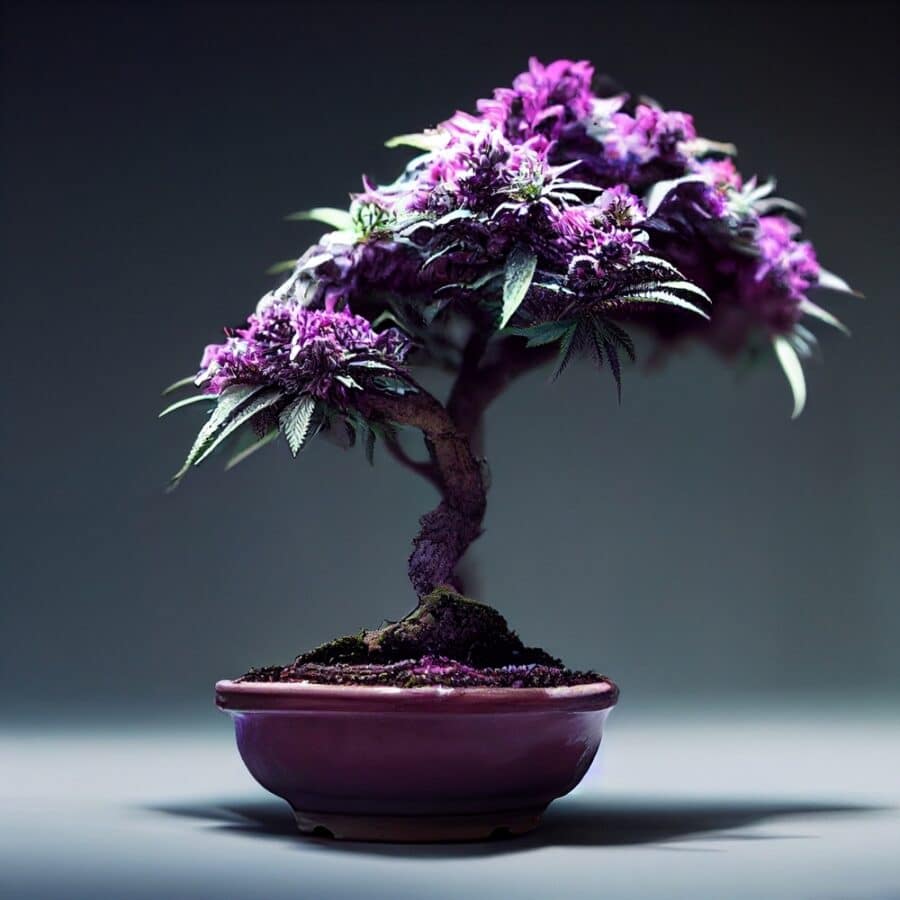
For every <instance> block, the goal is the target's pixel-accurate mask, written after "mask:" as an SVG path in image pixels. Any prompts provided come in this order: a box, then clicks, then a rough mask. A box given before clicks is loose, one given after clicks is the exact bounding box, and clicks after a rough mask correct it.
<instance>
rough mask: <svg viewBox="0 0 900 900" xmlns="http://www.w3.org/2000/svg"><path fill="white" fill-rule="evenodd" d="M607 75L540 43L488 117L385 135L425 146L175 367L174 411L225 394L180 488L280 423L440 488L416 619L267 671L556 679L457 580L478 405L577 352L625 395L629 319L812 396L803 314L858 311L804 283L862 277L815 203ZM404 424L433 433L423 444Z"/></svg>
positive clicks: (342, 212)
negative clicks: (816, 235) (806, 213)
mask: <svg viewBox="0 0 900 900" xmlns="http://www.w3.org/2000/svg"><path fill="white" fill-rule="evenodd" d="M592 80H593V69H592V66H591V65H590V64H589V63H587V62H570V61H567V60H559V61H557V62H554V63H551V64H550V65H547V66H544V65H542V64H541V63H539V62H538V61H536V60H532V61H531V62H530V64H529V69H528V71H527V72H524V73H523V74H521V75H519V76H518V77H517V78H516V79H515V80H514V81H513V85H512V87H511V88H500V89H498V90H496V91H494V94H493V97H492V98H490V99H486V100H481V101H479V102H478V104H477V113H475V114H469V113H465V112H457V113H456V114H455V115H453V116H452V117H451V118H449V119H448V120H447V121H445V122H442V123H441V124H440V125H438V126H437V127H436V128H433V129H430V130H427V131H425V132H423V133H419V134H410V135H404V136H401V137H397V138H394V139H392V140H391V141H389V142H388V145H389V146H404V147H411V148H415V150H416V151H418V155H416V156H415V157H414V158H413V159H412V160H411V161H410V162H409V163H408V164H407V166H406V168H405V169H404V170H403V172H402V174H401V175H400V176H399V178H397V180H396V181H394V182H393V183H391V184H387V185H377V184H374V183H372V182H371V181H370V180H369V179H366V178H364V179H363V189H362V191H361V192H360V193H358V194H355V195H353V196H352V198H351V202H350V205H349V208H348V209H331V208H327V209H313V210H310V211H308V212H304V213H297V214H295V215H294V216H292V217H291V218H293V219H298V220H314V221H317V222H320V223H322V224H324V225H325V226H326V227H327V229H328V230H327V231H326V233H325V234H323V235H322V237H321V238H320V239H319V241H318V243H316V244H315V245H314V246H312V247H310V248H309V249H308V250H306V252H305V253H303V254H302V256H300V257H299V259H296V260H291V261H289V262H287V263H283V264H280V265H279V266H278V267H276V269H278V270H279V271H281V272H282V273H285V272H287V273H289V274H288V277H287V280H286V281H284V282H283V283H282V284H280V285H279V286H278V287H277V288H275V289H274V290H271V291H270V292H269V293H267V294H266V295H265V296H264V297H263V298H262V299H261V300H260V301H259V303H258V304H257V306H256V310H255V311H254V312H253V313H251V314H250V316H249V317H248V319H247V321H246V323H245V324H243V325H242V326H241V327H238V328H231V329H226V331H225V340H224V342H223V343H219V344H213V345H211V346H208V347H207V348H206V350H205V352H204V353H203V357H202V361H201V363H200V370H199V373H198V374H196V375H192V376H190V377H189V378H186V379H183V380H182V381H179V382H177V383H176V384H175V385H173V387H172V390H175V389H181V388H184V387H189V386H193V387H196V388H198V389H199V393H198V394H194V395H192V396H189V397H187V398H186V399H182V400H179V401H178V402H176V403H173V404H172V405H171V406H170V407H169V408H168V409H167V410H166V411H165V412H169V411H171V410H174V409H179V408H182V407H184V406H186V405H188V404H192V403H195V402H199V403H207V404H209V406H210V407H211V410H210V412H209V416H208V418H207V419H206V421H205V422H204V424H203V427H202V428H201V429H200V432H199V434H198V435H197V438H196V440H195V441H194V444H193V446H192V447H191V449H190V452H189V453H188V455H187V459H186V460H185V462H184V465H183V467H182V468H181V470H180V471H179V472H178V473H177V474H176V476H175V479H174V481H175V482H178V481H180V480H181V478H182V477H183V476H184V475H185V473H186V472H187V471H188V470H189V469H190V468H191V467H193V466H196V465H198V464H200V463H201V462H204V461H205V460H207V459H209V458H210V457H211V456H212V454H213V453H214V451H217V450H219V449H220V448H222V447H223V446H225V445H230V446H231V450H232V455H231V456H230V459H229V460H228V463H227V467H230V466H232V465H234V464H236V463H237V462H240V461H241V460H243V459H246V458H247V456H249V455H250V454H251V453H253V452H255V451H256V450H257V449H259V448H261V447H263V446H264V445H266V444H268V443H270V442H272V441H274V440H275V439H276V438H278V437H279V436H280V435H283V436H284V438H285V442H286V443H287V446H288V448H289V450H290V452H291V453H292V454H293V455H294V456H296V455H297V454H298V453H299V452H300V451H301V450H302V449H303V448H304V446H306V444H307V443H308V442H309V441H310V440H311V439H312V438H313V437H314V436H316V435H323V436H326V437H329V438H331V439H332V440H335V441H337V442H338V443H342V444H345V445H351V444H353V443H354V442H355V441H360V442H361V443H363V444H364V446H365V449H366V453H367V454H368V455H369V457H370V458H371V454H372V451H373V447H374V445H375V442H376V440H380V441H381V442H382V443H383V445H384V447H385V448H386V449H387V451H388V452H389V453H390V454H391V455H392V456H393V457H394V458H395V459H396V460H398V461H399V463H400V464H402V465H403V466H405V467H406V468H407V469H409V470H410V471H411V472H413V473H414V474H416V475H418V476H420V477H422V478H425V479H427V480H428V481H429V482H430V483H431V484H432V485H434V487H435V488H436V490H437V491H438V493H439V494H440V503H439V504H438V506H437V507H436V508H435V509H433V510H432V511H430V512H428V513H426V514H425V515H424V516H423V517H422V519H421V521H420V528H419V533H418V535H417V536H416V537H415V539H414V540H413V550H412V554H411V556H410V557H409V578H410V581H411V582H412V586H413V588H414V590H415V592H416V593H417V594H418V596H419V597H420V598H421V599H420V603H419V606H418V608H417V609H416V610H415V611H414V612H413V613H412V614H410V616H408V617H407V618H406V619H404V620H402V621H401V622H399V623H394V624H392V625H389V626H386V627H385V628H382V629H379V630H377V631H371V632H363V633H361V634H360V635H358V636H355V637H350V638H344V639H340V640H338V641H335V642H332V643H330V644H326V645H324V646H323V647H321V648H318V649H317V650H315V651H312V652H311V653H308V654H305V655H304V656H301V657H299V658H298V660H297V661H296V662H295V663H294V665H293V666H288V667H285V668H284V669H281V668H279V667H273V668H271V669H265V670H255V674H254V675H253V676H252V677H258V678H288V679H289V678H309V679H311V680H328V678H332V679H333V678H335V677H336V678H337V680H342V679H344V678H346V679H349V680H353V679H356V680H362V681H367V680H368V681H372V680H375V681H377V680H379V679H381V680H384V679H385V678H389V679H394V681H396V679H397V678H402V679H405V681H404V682H403V683H431V682H433V681H442V682H449V683H455V682H454V679H456V678H459V677H462V676H460V675H459V673H460V671H462V670H465V674H466V677H467V678H469V679H471V678H474V677H476V670H477V671H481V672H485V671H490V672H491V673H492V675H491V677H492V678H494V682H492V683H510V684H523V683H536V679H538V678H539V677H540V678H542V679H543V682H547V681H548V679H549V680H551V681H552V680H553V678H559V677H562V676H560V675H559V674H558V673H559V672H560V671H562V670H561V669H560V666H561V664H560V663H559V661H558V660H554V659H553V658H552V657H550V656H548V655H547V654H546V653H544V652H543V651H540V650H537V649H534V648H526V647H523V646H522V644H521V642H520V641H519V640H518V638H517V637H516V636H515V635H514V634H513V633H511V632H509V631H508V630H507V629H506V623H505V621H504V620H503V619H502V617H500V616H499V614H498V613H495V612H494V611H493V610H491V609H490V607H486V606H482V605H481V604H474V603H472V602H471V601H466V600H465V599H463V598H462V597H461V596H459V595H458V594H455V593H454V588H460V587H461V585H460V582H459V580H458V575H457V572H456V570H457V566H458V564H459V562H460V559H461V558H462V556H463V554H464V553H465V552H466V549H467V548H468V547H469V545H470V544H471V543H472V542H473V541H474V540H475V539H476V538H477V537H478V535H479V534H480V532H481V529H482V520H483V518H484V514H485V506H486V502H487V489H488V477H487V467H486V464H485V460H484V452H485V451H484V447H483V434H482V426H483V421H484V417H485V414H486V412H487V410H488V408H489V407H490V405H491V403H492V402H493V401H494V400H495V399H496V398H497V396H498V395H499V394H500V393H501V392H502V391H503V390H505V389H506V388H507V387H508V386H509V385H510V383H511V382H512V381H513V380H514V379H515V378H516V377H517V376H519V375H521V374H523V373H525V372H528V371H529V370H532V369H536V368H540V367H544V366H547V365H548V364H550V363H551V362H552V364H553V366H554V369H553V377H554V378H555V377H557V376H559V375H560V374H561V373H562V372H563V370H564V369H565V368H566V366H567V365H568V364H569V363H570V361H571V360H573V359H574V358H575V357H578V356H584V357H588V358H589V359H591V360H592V361H593V362H594V364H595V365H596V366H597V367H598V368H606V369H608V371H609V372H610V374H611V376H612V379H613V381H614V383H615V386H616V388H617V389H618V390H619V391H621V384H620V373H621V366H622V362H623V359H624V358H627V359H629V360H634V356H635V352H634V345H633V342H632V338H631V337H630V334H631V333H633V332H634V331H635V330H638V329H643V330H644V331H646V332H649V333H650V335H651V336H652V337H654V338H655V339H656V340H658V341H659V342H660V345H661V346H672V345H673V344H676V343H682V342H687V341H694V342H699V343H704V344H707V345H709V346H710V347H712V348H713V349H714V350H715V351H717V352H718V353H720V354H721V355H722V356H723V357H725V358H726V359H729V360H736V359H738V358H739V357H741V356H743V355H748V354H754V355H757V356H758V355H759V354H760V351H761V350H762V349H764V348H766V347H771V348H772V349H773V351H774V353H773V355H774V357H775V358H776V359H777V360H778V362H779V363H780V364H781V366H782V368H783V369H784V372H785V374H786V376H787V380H788V382H789V385H790V388H791V390H792V392H793V414H794V416H797V415H799V413H800V412H801V410H802V408H803V406H804V402H805V396H806V391H805V386H804V377H803V369H802V361H803V360H804V359H805V358H806V357H808V356H809V355H810V353H811V351H812V350H813V348H814V346H815V342H816V339H815V337H814V336H813V334H812V332H811V331H810V330H809V329H808V328H807V327H806V324H805V323H806V321H807V320H808V319H818V320H820V321H821V322H825V323H827V324H829V325H832V326H836V327H838V328H843V326H842V325H841V324H840V323H839V322H838V320H837V319H836V318H835V317H834V316H833V315H832V314H831V313H829V312H827V311H826V310H825V309H823V308H822V307H821V306H819V305H818V304H817V303H816V302H814V301H813V300H812V299H810V294H811V292H813V291H814V290H815V289H817V288H829V289H832V290H837V291H848V292H849V291H850V288H849V287H848V286H847V284H846V283H845V282H844V281H842V280H841V279H840V278H838V277H837V276H835V275H833V274H831V273H830V272H828V271H827V270H825V269H823V268H822V267H821V266H820V265H819V263H818V261H817V259H816V255H815V252H814V250H813V247H812V245H811V244H810V243H809V242H807V241H804V240H801V238H800V225H799V224H798V220H799V219H801V218H802V210H801V209H800V208H799V207H798V206H797V205H796V204H794V203H791V202H790V201H788V200H783V199H780V198H778V197H775V196H773V189H774V182H773V181H766V182H762V183H760V182H758V181H757V180H756V178H746V179H745V178H744V177H743V176H742V175H741V173H740V172H739V171H738V169H737V168H736V167H735V164H734V162H733V157H734V155H735V149H734V147H733V146H732V145H730V144H724V143H720V142H717V141H712V140H707V139H705V138H702V137H700V136H698V134H697V132H696V131H695V128H694V123H693V120H692V118H691V116H690V115H688V114H686V113H683V112H674V111H667V110H664V109H662V108H660V107H659V106H658V105H657V104H656V103H654V102H652V101H649V100H646V99H641V98H632V97H630V96H629V95H627V94H625V93H620V92H618V91H617V90H616V89H615V88H611V87H606V88H598V89H596V90H595V89H592ZM428 367H434V368H437V369H440V370H442V371H444V372H447V373H450V375H451V376H452V378H453V383H452V388H451V389H450V391H449V394H448V396H447V397H446V398H445V399H443V400H442V399H439V398H438V397H436V396H434V395H433V394H432V393H430V392H429V391H428V390H426V389H425V388H424V387H423V386H422V384H421V383H420V380H419V373H420V372H422V371H423V370H425V369H426V368H428ZM404 430H411V431H414V432H418V433H419V434H420V435H421V438H422V440H423V444H424V446H423V447H422V449H421V451H420V452H419V453H415V452H412V451H410V450H409V449H408V443H403V442H401V433H402V432H403V431H404ZM492 666H493V668H491V667H492ZM498 666H499V667H500V668H498ZM504 666H505V668H503V667H504ZM342 667H343V668H342ZM372 667H375V669H372ZM378 667H381V668H378ZM392 667H393V668H392ZM397 667H399V668H397ZM501 668H502V671H504V672H506V673H507V675H506V676H504V677H505V680H504V677H501V676H499V675H498V674H497V673H498V672H499V671H500V670H501ZM376 669H377V672H376V671H375V670H376ZM338 670H339V671H341V672H343V673H344V674H343V675H339V676H334V672H335V671H338ZM373 672H374V674H373ZM385 672H387V674H386V675H385ZM510 672H512V673H513V674H509V673H510ZM528 672H530V673H532V674H531V675H527V676H526V674H523V673H528ZM535 672H538V673H539V674H534V673H535ZM329 673H330V674H329ZM554 673H557V674H554ZM576 676H577V673H574V674H573V673H568V676H567V677H569V679H570V680H571V679H572V678H575V679H576V680H577V678H576ZM595 677H596V676H595ZM498 678H500V681H499V682H497V679H498Z"/></svg>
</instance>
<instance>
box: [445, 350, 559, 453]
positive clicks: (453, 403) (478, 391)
mask: <svg viewBox="0 0 900 900" xmlns="http://www.w3.org/2000/svg"><path fill="white" fill-rule="evenodd" d="M555 354H556V346H555V345H551V344H548V345H545V346H542V347H526V346H525V339H524V338H518V337H512V338H506V339H505V340H503V341H502V343H500V344H498V347H497V350H496V352H495V353H494V354H493V357H492V358H491V359H490V360H489V361H488V362H486V363H484V364H483V365H480V366H476V367H474V368H472V369H466V367H465V366H464V367H463V368H462V369H461V370H460V375H459V378H457V380H456V383H455V384H454V385H453V389H452V390H451V391H450V397H449V399H448V400H447V411H448V412H449V413H450V416H451V417H452V419H453V421H454V422H455V423H456V425H457V427H458V428H459V429H460V431H462V432H463V434H465V435H467V436H469V437H473V436H474V437H475V438H476V440H475V441H474V443H475V444H476V446H477V447H478V452H480V451H481V440H480V434H479V432H480V429H481V422H482V419H483V417H484V412H485V410H486V409H487V408H488V406H490V404H491V403H493V401H494V400H496V399H497V397H499V396H500V394H502V393H503V391H504V390H506V388H507V387H508V386H509V384H510V382H512V381H513V380H515V379H516V378H518V377H519V376H520V375H524V374H525V373H526V372H530V371H531V370H532V369H536V368H538V367H540V366H542V365H544V364H545V363H546V362H548V361H549V360H551V359H552V358H553V357H554V355H555Z"/></svg>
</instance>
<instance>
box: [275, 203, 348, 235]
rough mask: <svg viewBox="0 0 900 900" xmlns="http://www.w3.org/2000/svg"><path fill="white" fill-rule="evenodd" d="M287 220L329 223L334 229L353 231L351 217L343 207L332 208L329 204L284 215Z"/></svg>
mask: <svg viewBox="0 0 900 900" xmlns="http://www.w3.org/2000/svg"><path fill="white" fill-rule="evenodd" d="M285 219H287V221H288V222H321V223H322V224H323V225H330V226H331V227H332V228H333V229H334V230H335V231H353V217H352V216H351V215H350V213H349V212H347V210H345V209H334V208H333V207H330V206H317V207H316V208H315V209H307V210H303V211H301V212H295V213H291V214H290V215H289V216H285Z"/></svg>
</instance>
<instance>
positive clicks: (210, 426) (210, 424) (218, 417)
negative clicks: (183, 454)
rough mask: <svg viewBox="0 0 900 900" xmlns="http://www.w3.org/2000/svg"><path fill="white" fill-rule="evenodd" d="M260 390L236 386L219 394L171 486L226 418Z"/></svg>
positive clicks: (182, 475)
mask: <svg viewBox="0 0 900 900" xmlns="http://www.w3.org/2000/svg"><path fill="white" fill-rule="evenodd" d="M261 390H263V388H260V387H257V386H256V385H248V384H236V385H231V386H230V387H227V388H225V390H224V391H222V393H221V394H219V397H218V400H217V401H216V406H215V408H214V409H213V411H212V412H211V413H210V415H209V418H208V419H207V420H206V422H205V424H204V425H203V427H202V428H201V429H200V431H199V432H198V434H197V437H196V438H195V439H194V443H193V445H192V446H191V449H190V450H189V451H188V455H187V458H186V459H185V461H184V464H183V465H182V467H181V468H180V469H179V470H178V471H177V472H176V473H175V475H174V476H173V478H172V485H173V486H174V485H176V484H178V482H179V481H181V479H182V478H183V477H184V474H185V472H187V470H188V469H189V468H190V467H191V466H192V465H193V464H194V463H195V462H196V461H197V459H198V458H199V457H200V454H201V453H203V452H204V450H206V448H207V447H208V446H209V444H210V441H212V440H213V438H214V437H215V435H216V432H217V431H218V430H219V429H220V428H221V427H222V425H223V424H224V423H225V421H226V420H227V419H228V417H229V416H230V415H231V414H232V413H233V412H234V411H235V410H236V409H237V408H238V407H239V406H240V405H241V404H242V403H244V402H245V401H247V400H248V399H249V398H250V397H252V396H254V395H255V394H257V393H259V392H260V391H261Z"/></svg>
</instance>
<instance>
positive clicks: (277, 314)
mask: <svg viewBox="0 0 900 900" xmlns="http://www.w3.org/2000/svg"><path fill="white" fill-rule="evenodd" d="M226 334H227V339H226V341H225V343H223V344H212V345H210V346H208V347H207V348H206V350H205V351H204V353H203V358H202V360H201V362H200V374H199V375H198V377H197V383H198V384H199V385H201V386H202V387H203V388H204V391H205V392H206V393H208V394H220V393H221V392H222V391H223V390H224V389H225V388H226V387H229V386H230V385H234V384H249V385H265V386H273V387H278V388H280V389H281V390H282V391H283V392H284V393H285V394H289V395H291V394H308V395H310V396H312V397H314V398H316V399H318V400H322V401H325V402H326V403H329V404H331V405H333V406H335V407H338V408H343V407H344V406H345V405H346V402H347V396H348V391H350V390H354V389H360V388H361V387H362V385H361V382H365V381H366V376H367V375H368V374H369V373H371V372H373V371H378V372H381V373H383V372H384V371H385V370H391V369H396V368H397V367H399V366H400V365H402V363H403V360H404V358H405V356H406V353H407V351H408V349H409V343H408V341H407V339H406V338H405V337H404V336H403V335H402V334H401V333H400V332H399V331H397V330H396V329H394V328H389V329H387V330H386V331H384V332H381V333H380V334H378V333H376V332H375V331H373V329H372V326H371V325H370V324H369V322H368V321H367V320H366V319H364V318H363V317H362V316H356V315H353V313H351V312H350V310H349V308H345V309H343V310H342V311H340V312H333V311H329V310H316V309H309V308H305V307H302V306H298V305H296V304H284V303H280V302H277V301H268V302H263V303H262V304H261V306H260V308H258V309H257V311H256V312H255V313H253V314H252V315H251V316H250V317H249V319H248V320H247V325H246V327H245V328H238V329H234V330H229V331H228V332H226ZM373 364H374V365H373Z"/></svg>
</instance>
